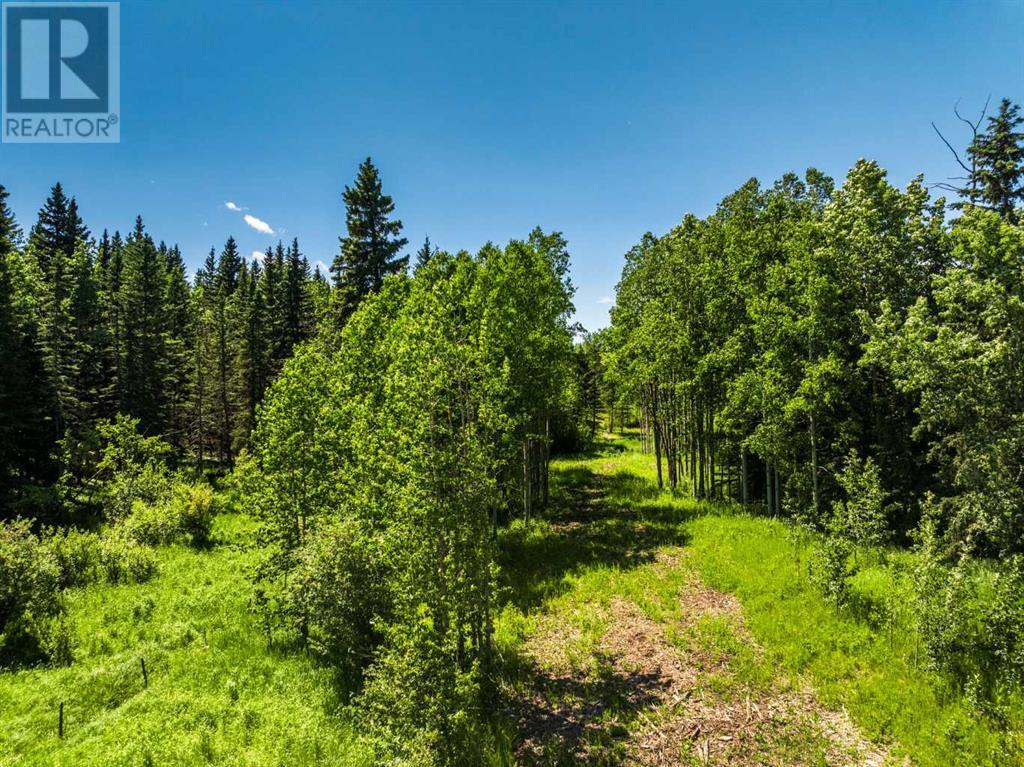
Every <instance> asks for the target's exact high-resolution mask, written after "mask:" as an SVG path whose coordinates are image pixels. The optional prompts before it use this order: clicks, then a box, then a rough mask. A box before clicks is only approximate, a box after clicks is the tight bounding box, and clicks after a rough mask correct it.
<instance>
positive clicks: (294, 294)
mask: <svg viewBox="0 0 1024 767" xmlns="http://www.w3.org/2000/svg"><path fill="white" fill-rule="evenodd" d="M309 280H310V276H309V262H308V261H306V257H305V256H303V255H302V253H301V252H300V251H299V241H298V239H295V240H292V246H291V248H290V249H289V251H288V262H287V271H286V272H285V291H284V298H285V336H284V353H285V356H288V357H290V356H291V355H292V354H293V353H294V349H295V346H296V345H297V344H300V343H302V342H303V341H305V340H306V339H307V338H309V336H310V334H311V332H312V325H313V320H312V304H311V302H310V297H309Z"/></svg>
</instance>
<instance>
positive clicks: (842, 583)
mask: <svg viewBox="0 0 1024 767" xmlns="http://www.w3.org/2000/svg"><path fill="white" fill-rule="evenodd" d="M852 553H853V544H851V543H850V540H849V539H848V538H847V537H846V536H845V535H844V534H843V532H842V530H840V529H838V524H837V520H833V523H832V524H831V525H830V527H829V529H828V531H827V532H826V533H825V535H824V536H822V539H821V542H820V544H819V545H818V547H817V548H816V549H815V551H814V554H813V555H812V557H811V562H810V577H811V582H812V583H813V584H814V585H815V586H816V587H817V588H818V590H819V591H820V592H821V594H822V596H824V597H825V599H826V601H828V602H830V603H831V604H833V605H835V606H836V608H837V609H838V608H841V607H842V606H843V605H845V604H846V602H847V600H848V599H849V596H850V581H849V578H850V576H852V575H853V574H854V573H855V572H856V569H855V567H854V566H853V565H852V564H851V561H850V559H851V555H852Z"/></svg>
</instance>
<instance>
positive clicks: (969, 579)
mask: <svg viewBox="0 0 1024 767" xmlns="http://www.w3.org/2000/svg"><path fill="white" fill-rule="evenodd" d="M924 537H925V546H924V550H923V552H922V556H921V560H920V563H919V565H918V567H917V571H916V572H915V588H916V591H917V600H916V607H917V619H918V630H919V631H920V634H921V639H922V642H923V643H924V648H925V653H926V654H927V656H928V659H929V661H930V664H931V665H932V666H933V667H935V668H938V669H941V670H943V671H945V672H947V673H948V674H950V676H951V677H952V678H953V679H954V680H955V681H956V682H957V683H958V684H959V685H961V686H962V687H963V688H964V689H965V690H966V692H967V693H968V695H969V697H971V698H972V699H974V700H975V701H976V702H977V703H979V704H980V705H981V706H982V707H983V708H992V707H995V708H998V707H999V705H1000V701H1001V700H1002V698H1003V695H1004V693H1007V692H1009V690H1010V688H1012V687H1013V686H1019V685H1021V684H1022V683H1024V557H1022V556H1016V557H1011V558H1009V559H1007V560H1006V561H1004V562H1000V563H985V562H979V561H977V560H972V559H969V558H968V557H963V558H962V559H961V560H960V561H959V562H957V563H956V564H955V565H953V566H947V565H945V564H943V563H942V562H941V561H940V560H939V559H938V557H937V556H936V554H935V548H934V546H933V545H932V544H934V543H936V541H937V539H936V538H935V537H934V535H933V533H932V531H931V529H930V528H929V527H927V526H926V528H925V533H924Z"/></svg>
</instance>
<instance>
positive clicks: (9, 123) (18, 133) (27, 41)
mask: <svg viewBox="0 0 1024 767" xmlns="http://www.w3.org/2000/svg"><path fill="white" fill-rule="evenodd" d="M120 31H121V30H120V6H119V4H118V3H3V67H4V71H3V78H2V80H3V95H2V98H3V117H2V119H3V128H2V138H3V141H4V142H5V143H97V142H98V143H115V142H118V141H120V138H121V131H120V100H121V99H120V97H121V93H120V86H121V71H120V64H121V61H120V39H119V38H120Z"/></svg>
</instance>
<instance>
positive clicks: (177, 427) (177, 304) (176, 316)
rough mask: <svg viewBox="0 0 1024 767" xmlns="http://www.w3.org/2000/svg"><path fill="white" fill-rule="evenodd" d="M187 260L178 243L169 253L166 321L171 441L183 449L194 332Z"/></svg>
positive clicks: (166, 285)
mask: <svg viewBox="0 0 1024 767" xmlns="http://www.w3.org/2000/svg"><path fill="white" fill-rule="evenodd" d="M190 298H191V297H190V295H189V285H188V279H187V277H186V276H185V261H184V259H183V258H182V257H181V251H180V250H179V249H178V247H177V246H175V247H173V248H171V249H170V250H168V251H167V253H166V284H165V287H164V312H163V313H164V321H165V323H166V324H165V327H164V332H165V342H166V356H167V375H166V378H165V379H164V383H163V390H164V395H165V398H166V404H167V430H168V434H167V436H168V438H169V441H170V442H171V443H172V444H174V445H176V446H178V447H179V448H182V449H183V448H184V447H185V446H186V445H187V443H188V439H187V437H188V433H189V422H190V418H191V414H190V409H189V405H188V403H189V402H190V400H191V392H190V391H189V388H190V385H191V381H192V370H191V367H192V358H193V352H192V346H193V344H194V339H193V336H194V333H193V323H192V307H191V300H190Z"/></svg>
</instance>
